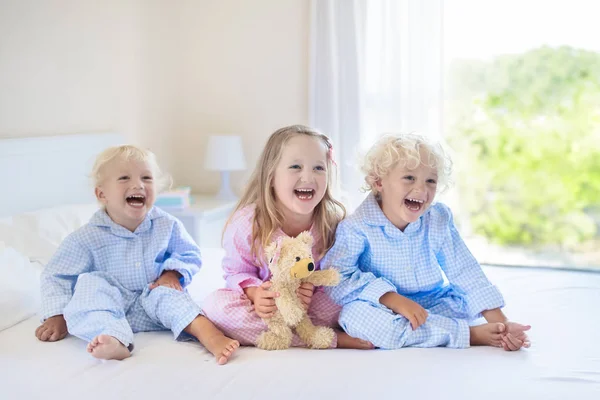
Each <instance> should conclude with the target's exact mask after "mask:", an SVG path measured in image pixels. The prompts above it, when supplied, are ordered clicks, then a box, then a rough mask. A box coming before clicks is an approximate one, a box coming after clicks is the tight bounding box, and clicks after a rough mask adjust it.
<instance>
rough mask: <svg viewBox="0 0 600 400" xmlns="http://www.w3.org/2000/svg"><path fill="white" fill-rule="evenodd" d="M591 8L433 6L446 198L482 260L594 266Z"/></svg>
mask: <svg viewBox="0 0 600 400" xmlns="http://www.w3.org/2000/svg"><path fill="white" fill-rule="evenodd" d="M598 11H600V5H596V3H595V2H589V1H585V0H570V1H559V2H556V1H555V2H547V1H538V0H527V1H516V0H503V1H486V2H481V1H476V0H453V1H448V2H444V13H443V15H444V17H443V18H444V23H443V41H444V44H443V49H444V65H445V91H444V93H445V95H444V123H443V126H444V134H445V137H446V139H447V141H448V142H449V143H450V144H451V146H452V148H453V149H454V151H455V154H456V155H455V157H454V161H455V174H454V179H455V182H456V184H455V187H454V189H453V190H452V191H451V192H449V193H448V194H447V195H446V200H447V201H449V202H451V203H452V204H451V205H452V208H453V210H454V212H455V214H456V218H457V222H458V223H459V225H460V229H461V231H462V233H463V236H464V237H465V238H466V239H467V242H468V245H469V247H470V248H471V250H472V251H473V253H474V254H475V256H476V257H477V258H478V259H479V260H480V261H481V262H482V263H492V264H515V265H538V266H556V267H569V268H571V267H574V268H596V269H600V41H598V40H597V38H598V37H600V28H597V26H598V25H597V22H596V16H597V15H598Z"/></svg>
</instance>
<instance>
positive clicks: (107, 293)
mask: <svg viewBox="0 0 600 400" xmlns="http://www.w3.org/2000/svg"><path fill="white" fill-rule="evenodd" d="M198 315H202V312H201V310H200V307H199V306H198V305H197V304H196V303H195V302H194V301H193V300H192V298H191V297H190V295H189V294H188V293H187V292H181V291H178V290H175V289H171V288H167V287H164V286H159V287H157V288H155V289H153V290H149V289H148V288H145V289H144V290H143V291H142V292H136V291H130V290H127V289H126V288H125V287H123V286H122V285H120V284H119V283H118V282H117V281H116V280H115V279H114V278H112V277H111V276H110V275H108V274H107V273H105V272H102V271H95V272H88V273H84V274H81V275H80V276H79V277H78V279H77V283H76V285H75V291H74V293H73V297H72V299H71V301H70V302H69V304H68V305H67V307H66V308H65V310H64V317H65V320H66V321H67V329H68V331H69V333H70V334H72V335H74V336H77V337H78V338H81V339H83V340H86V341H91V340H92V339H93V338H94V337H96V336H98V335H100V334H106V335H110V336H113V337H115V338H116V339H118V340H119V341H120V342H121V343H123V344H124V345H125V346H129V345H132V344H133V334H134V333H136V332H147V331H160V330H167V329H168V330H171V331H172V332H173V334H174V336H175V339H180V338H182V333H183V330H184V329H185V328H186V327H187V326H188V325H189V324H190V323H191V322H192V321H193V320H194V319H195V318H196V317H197V316H198Z"/></svg>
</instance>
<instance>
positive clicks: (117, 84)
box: [0, 0, 308, 192]
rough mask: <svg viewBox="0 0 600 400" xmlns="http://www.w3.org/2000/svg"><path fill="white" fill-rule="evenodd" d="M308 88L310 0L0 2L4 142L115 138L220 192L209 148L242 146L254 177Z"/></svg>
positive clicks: (301, 110)
mask: <svg viewBox="0 0 600 400" xmlns="http://www.w3.org/2000/svg"><path fill="white" fill-rule="evenodd" d="M307 87H308V1H306V0H254V1H245V0H179V1H168V0H104V1H96V0H46V1H44V0H38V1H34V0H0V137H23V136H40V135H50V134H64V133H76V132H93V131H109V130H110V131H118V132H121V133H123V134H124V135H125V136H126V137H127V138H128V139H129V140H131V141H133V142H137V143H141V144H143V145H145V146H149V147H151V148H153V149H154V150H155V151H156V153H157V155H158V156H159V159H160V160H161V163H162V164H163V165H164V166H165V167H166V169H168V170H169V171H170V172H171V173H172V174H173V176H174V178H175V181H176V183H177V184H187V185H192V186H193V188H194V189H195V190H196V191H201V192H212V191H216V189H217V185H218V175H217V174H216V173H209V172H205V171H204V170H203V167H202V158H203V151H204V146H205V144H206V141H207V136H208V135H209V134H211V133H218V134H240V135H242V136H243V140H244V143H245V147H246V155H247V158H248V164H249V168H252V167H253V165H254V163H255V161H256V159H257V157H258V154H259V152H260V150H261V148H262V145H263V144H264V142H265V141H266V138H267V136H268V135H269V134H270V133H271V132H272V131H273V130H275V129H276V128H278V127H280V126H282V125H286V124H292V123H306V121H307V119H308V109H307ZM248 173H249V172H246V173H238V174H234V178H233V181H234V184H236V185H238V186H239V184H240V183H241V180H242V179H243V177H247V175H248Z"/></svg>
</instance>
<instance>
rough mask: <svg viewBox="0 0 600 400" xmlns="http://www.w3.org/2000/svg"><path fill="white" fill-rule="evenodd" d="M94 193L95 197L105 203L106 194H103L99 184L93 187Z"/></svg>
mask: <svg viewBox="0 0 600 400" xmlns="http://www.w3.org/2000/svg"><path fill="white" fill-rule="evenodd" d="M94 193H95V194H96V199H98V201H99V202H100V203H102V204H105V205H106V196H105V195H104V192H103V191H102V189H101V188H100V187H99V186H96V188H95V189H94Z"/></svg>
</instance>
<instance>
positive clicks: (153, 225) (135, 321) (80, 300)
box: [41, 207, 201, 346]
mask: <svg viewBox="0 0 600 400" xmlns="http://www.w3.org/2000/svg"><path fill="white" fill-rule="evenodd" d="M200 265H201V261H200V250H199V248H198V246H197V245H196V244H195V243H194V241H193V240H192V238H191V237H190V236H189V235H188V233H187V232H186V231H185V228H184V227H183V225H182V224H181V222H179V221H178V220H177V219H175V218H174V217H172V216H171V215H169V214H167V213H166V212H164V211H162V210H160V209H158V208H156V207H154V208H152V209H151V210H150V211H149V212H148V215H147V216H146V218H145V220H144V221H143V222H142V223H141V224H140V226H138V228H137V229H136V230H135V232H131V231H129V230H128V229H126V228H124V227H122V226H120V225H118V224H116V223H115V222H113V221H112V220H111V219H110V217H109V216H108V214H106V212H105V211H104V210H99V211H97V212H96V213H95V214H94V216H93V217H92V218H91V220H90V222H89V223H88V224H87V225H85V226H83V227H82V228H80V229H78V230H77V231H75V232H73V233H72V234H71V235H69V236H68V237H67V238H66V239H65V240H64V241H63V242H62V243H61V245H60V247H59V248H58V250H57V251H56V253H55V254H54V256H53V257H52V259H51V260H50V262H49V263H48V265H47V266H46V268H45V269H44V271H43V273H42V277H41V292H42V320H45V319H47V318H49V317H51V316H54V315H59V314H63V315H64V317H65V320H66V321H67V328H68V331H69V333H71V334H72V335H75V336H77V337H79V338H81V339H84V340H87V341H90V340H91V339H93V338H94V337H96V336H97V335H99V334H107V335H111V336H114V337H115V338H117V339H118V340H119V341H121V342H122V343H123V344H125V345H126V346H129V345H131V344H132V343H133V333H134V332H143V331H154V330H165V329H170V330H172V331H173V333H174V335H175V338H178V337H180V335H181V333H182V331H183V329H184V328H185V327H186V326H187V325H189V324H190V322H192V321H193V320H194V318H196V317H197V316H198V315H199V314H201V311H200V308H199V307H198V305H197V304H196V303H195V302H194V301H193V300H192V298H191V297H190V296H189V294H188V293H187V292H186V291H183V292H181V291H178V290H175V289H171V288H167V287H164V286H160V287H157V288H155V289H153V290H149V289H148V285H149V284H150V283H151V282H154V281H155V280H156V279H158V278H159V277H160V275H161V274H162V272H163V271H166V270H173V271H177V272H179V273H180V274H181V275H182V278H181V279H180V281H181V283H182V286H183V287H185V286H187V285H188V284H189V283H190V282H191V280H192V277H193V275H194V274H195V273H196V272H198V270H199V268H200Z"/></svg>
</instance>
